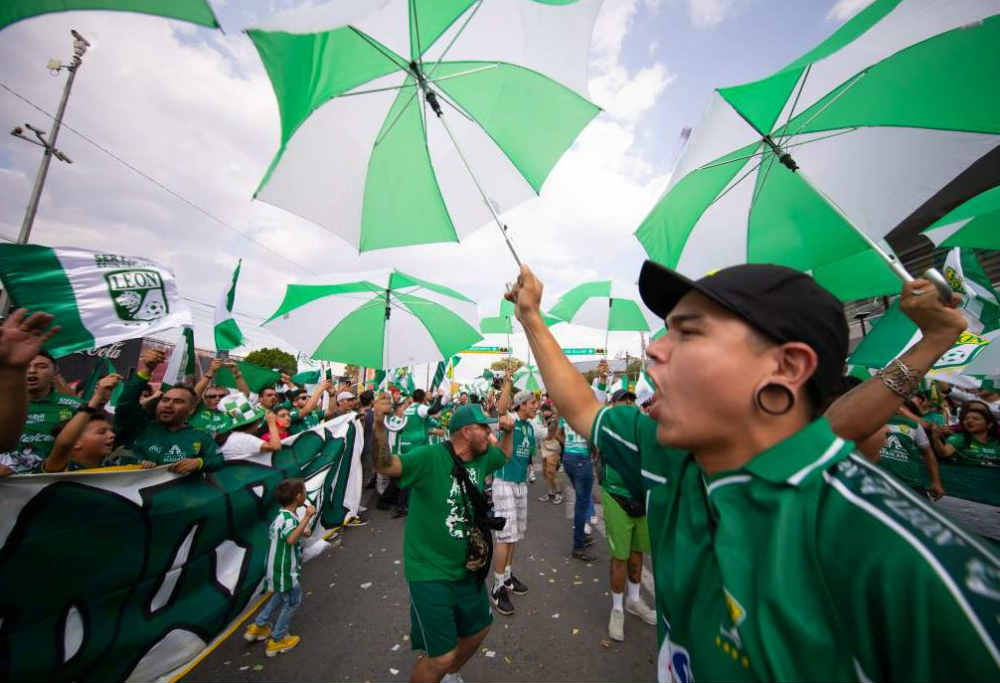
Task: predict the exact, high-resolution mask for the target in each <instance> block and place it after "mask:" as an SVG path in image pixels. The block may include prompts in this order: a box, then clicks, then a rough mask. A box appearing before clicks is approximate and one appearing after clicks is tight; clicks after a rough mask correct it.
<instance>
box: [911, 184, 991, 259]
mask: <svg viewBox="0 0 1000 683" xmlns="http://www.w3.org/2000/svg"><path fill="white" fill-rule="evenodd" d="M924 235H925V236H926V237H927V238H928V239H930V241H932V242H933V243H934V245H935V246H938V247H974V248H977V249H1000V187H994V188H992V189H990V190H987V191H986V192H983V193H981V194H978V195H976V196H975V197H973V198H972V199H970V200H969V201H967V202H965V203H964V204H961V205H960V206H958V207H956V208H955V209H953V210H952V211H950V212H949V213H948V214H946V215H945V216H944V217H943V218H941V219H940V220H938V221H936V222H935V223H933V224H932V225H931V226H930V227H929V228H927V229H926V230H924Z"/></svg>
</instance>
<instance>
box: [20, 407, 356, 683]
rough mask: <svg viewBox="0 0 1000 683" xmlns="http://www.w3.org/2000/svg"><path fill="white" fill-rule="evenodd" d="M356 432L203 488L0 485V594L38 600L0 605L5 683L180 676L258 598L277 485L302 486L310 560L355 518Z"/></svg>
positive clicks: (80, 477)
mask: <svg viewBox="0 0 1000 683" xmlns="http://www.w3.org/2000/svg"><path fill="white" fill-rule="evenodd" d="M356 424H357V423H356V421H354V420H346V421H343V422H342V423H337V424H336V425H333V429H327V430H320V432H319V433H314V432H307V433H304V434H302V435H300V436H299V438H298V439H297V440H295V442H294V443H293V444H292V445H290V446H285V447H283V448H282V449H281V450H280V451H277V452H275V453H273V454H258V455H254V456H249V457H246V458H241V459H239V460H236V461H229V462H227V464H226V465H225V466H223V467H222V469H220V470H218V471H217V472H213V473H205V474H203V475H202V474H199V475H192V476H179V475H175V474H173V473H171V472H169V471H168V469H167V468H166V467H159V468H156V469H152V470H139V469H132V468H104V469H97V470H84V471H78V472H70V473H61V474H36V475H18V476H11V477H6V478H3V479H0V582H2V585H4V586H6V587H8V588H11V587H14V586H22V587H24V586H26V585H27V584H25V577H31V580H30V586H31V587H33V588H32V589H30V590H4V591H2V592H0V614H2V615H3V622H2V635H3V640H2V642H3V650H4V656H3V657H2V658H0V678H2V679H3V680H14V681H17V680H50V681H76V680H102V681H152V680H156V679H159V678H166V677H168V676H169V675H171V674H172V673H173V672H176V671H177V670H178V669H179V668H181V667H183V666H185V665H186V664H187V663H188V662H190V661H191V660H192V659H193V658H194V657H195V656H197V655H198V654H199V653H200V652H201V651H202V650H203V649H204V648H205V647H206V646H207V645H208V644H209V643H211V642H212V640H213V639H214V638H215V637H216V636H217V635H218V634H220V633H221V632H222V631H223V630H224V629H225V628H226V627H227V626H229V625H230V624H231V623H232V622H233V621H234V620H235V619H236V618H237V617H238V616H239V615H240V614H241V613H242V612H243V611H244V609H246V607H247V606H248V605H250V604H251V601H252V600H254V599H255V598H256V597H257V596H259V595H260V593H261V590H262V589H263V587H262V585H261V584H262V579H263V577H264V567H265V561H266V558H267V552H268V546H269V541H268V526H269V525H270V522H271V521H272V520H273V518H274V516H275V514H276V513H277V510H278V506H277V504H276V502H275V501H274V498H273V495H272V494H273V491H274V488H275V486H277V484H278V483H279V482H281V481H282V480H284V479H287V478H289V477H300V478H302V479H304V480H305V482H306V490H307V494H308V496H309V498H310V500H311V501H313V502H314V504H315V505H316V509H317V511H318V513H319V514H318V515H317V521H316V527H315V528H314V529H313V534H312V536H311V537H310V538H308V539H306V541H305V542H306V543H308V544H309V545H308V546H307V547H306V548H305V549H304V550H305V553H304V555H305V557H306V558H309V557H310V556H312V555H314V554H316V553H317V552H319V551H320V548H321V547H322V543H323V540H322V537H323V535H324V533H325V530H327V529H333V528H335V527H336V526H338V525H340V524H341V523H342V522H343V521H344V519H345V517H346V515H347V514H349V513H350V510H349V507H348V498H349V496H350V494H351V490H352V489H351V485H352V479H354V478H357V479H359V480H360V476H361V474H360V466H359V465H357V458H356V456H355V453H356V452H358V451H359V442H360V441H361V439H362V438H363V437H362V436H361V435H360V434H359V433H358V431H357V427H356ZM327 427H328V428H329V427H331V425H329V424H328V425H327ZM355 469H357V470H358V472H357V473H355V472H354V470H355ZM359 490H360V488H359ZM109 560H113V561H109Z"/></svg>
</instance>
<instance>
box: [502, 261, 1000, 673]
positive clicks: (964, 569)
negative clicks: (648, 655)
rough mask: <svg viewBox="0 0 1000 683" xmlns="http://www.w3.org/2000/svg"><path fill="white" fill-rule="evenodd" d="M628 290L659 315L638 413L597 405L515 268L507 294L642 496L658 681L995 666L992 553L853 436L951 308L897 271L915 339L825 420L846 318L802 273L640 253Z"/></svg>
mask: <svg viewBox="0 0 1000 683" xmlns="http://www.w3.org/2000/svg"><path fill="white" fill-rule="evenodd" d="M639 289H640V293H641V294H642V298H643V301H644V302H645V303H646V305H647V306H648V307H649V308H650V309H651V310H652V311H654V312H655V313H656V314H657V315H659V316H661V317H664V318H665V322H666V325H667V329H668V332H667V334H666V335H664V336H663V337H661V338H660V339H657V340H656V341H654V342H653V343H652V344H651V345H650V346H649V348H648V349H647V355H648V357H649V365H648V368H647V374H648V375H649V376H650V377H651V378H652V380H653V382H654V383H655V385H656V386H657V387H658V391H657V394H656V397H655V398H654V400H653V404H652V406H651V409H650V414H649V416H646V415H644V414H642V413H641V412H640V411H639V410H638V409H636V408H634V407H629V406H618V407H602V406H600V405H598V403H597V401H596V399H595V398H594V397H593V395H592V394H591V393H590V392H589V391H588V387H587V385H586V381H585V380H584V379H583V378H582V377H581V376H580V374H579V373H578V372H576V370H575V369H574V368H573V366H572V364H571V363H570V362H569V361H568V360H567V359H566V358H565V356H564V355H563V354H562V352H561V350H560V348H559V344H558V343H557V342H556V341H555V339H554V338H553V337H552V335H551V333H550V332H549V331H548V330H547V328H546V327H545V324H544V322H542V318H541V315H540V314H539V303H540V301H541V294H542V285H541V283H540V282H539V281H538V280H537V278H535V276H534V275H533V274H532V273H531V271H530V270H529V269H528V268H526V267H522V270H521V274H520V276H519V278H518V281H517V284H516V285H515V286H514V288H513V289H512V291H511V292H509V293H508V298H509V299H510V300H511V301H514V302H516V314H517V317H518V319H519V320H520V321H521V324H522V325H523V326H524V328H525V331H526V333H527V337H528V340H529V342H530V344H531V350H532V353H533V355H534V357H535V359H536V363H537V364H538V367H539V369H540V370H541V373H542V377H543V379H544V381H545V386H546V388H547V389H548V390H549V393H550V395H551V396H552V398H553V400H554V401H555V403H556V405H557V406H558V408H559V410H560V412H561V413H562V414H563V415H564V417H565V419H566V420H567V421H568V422H569V424H570V425H571V426H572V427H573V428H574V429H576V430H578V431H579V432H580V433H581V434H583V435H585V436H586V437H587V438H588V439H590V441H591V442H592V443H593V445H594V446H595V447H597V448H598V450H599V451H600V452H601V456H602V458H604V460H605V461H606V462H607V463H608V464H609V465H611V466H612V467H614V469H615V470H616V471H618V473H619V474H621V478H622V481H623V483H624V485H625V486H626V487H627V488H628V489H629V491H630V492H631V493H632V495H633V496H635V497H640V498H644V499H645V501H646V508H647V510H648V520H649V532H650V537H651V541H652V550H653V552H652V558H653V570H654V578H655V583H656V601H657V605H656V606H657V614H658V624H659V640H660V652H659V678H660V680H694V679H696V678H701V679H703V680H732V681H750V680H767V679H770V680H806V679H824V680H831V679H838V680H840V679H845V680H846V679H859V680H897V679H899V680H910V679H913V680H915V679H920V680H955V679H974V680H991V679H996V678H997V677H998V674H1000V647H998V645H997V635H998V632H1000V622H998V621H997V619H996V618H995V617H996V614H997V611H998V610H997V602H996V596H997V595H998V594H1000V590H997V588H996V587H997V585H998V584H1000V579H998V577H1000V561H998V560H997V559H996V557H995V555H994V554H993V552H992V551H991V550H989V549H987V548H985V547H983V545H982V544H981V542H980V541H979V540H977V539H976V538H974V537H972V536H971V535H969V534H967V533H966V532H964V531H962V530H961V529H960V528H958V527H956V526H955V525H954V524H953V523H952V522H951V521H950V520H948V519H947V518H945V517H943V516H941V515H940V514H938V513H937V512H936V511H935V510H934V509H932V508H931V507H929V505H928V504H927V503H926V501H922V500H920V499H919V498H917V497H916V496H913V495H912V494H911V493H910V492H909V491H908V490H907V489H906V487H905V486H903V485H901V484H899V482H897V481H896V480H894V479H892V478H891V477H890V476H888V475H887V474H885V473H884V472H883V471H881V470H880V469H878V468H877V467H874V466H872V465H871V464H870V463H868V462H867V461H866V460H865V459H864V458H863V457H860V456H858V455H856V454H854V453H853V450H854V446H853V444H852V443H851V442H850V441H847V440H846V439H860V438H864V437H866V436H868V435H869V434H871V433H872V432H874V431H875V430H876V429H877V428H879V427H881V426H882V425H883V424H885V423H886V421H887V420H888V419H889V417H890V416H891V415H892V414H893V412H894V411H895V410H896V408H897V407H898V406H899V405H900V404H901V402H902V400H903V398H904V397H905V396H908V395H909V394H911V393H912V392H913V391H915V390H916V389H917V388H918V387H919V381H920V378H921V377H922V375H923V374H924V373H925V372H926V371H927V370H928V369H929V368H930V366H931V365H932V364H933V363H934V361H935V360H936V359H937V358H938V357H939V356H940V355H941V354H943V353H944V352H945V351H947V350H948V349H949V348H950V347H951V345H952V344H953V342H954V341H955V340H956V339H957V338H958V336H959V334H961V332H962V330H963V329H964V327H965V320H964V318H963V317H962V315H961V314H960V313H959V312H958V311H956V310H954V308H951V307H948V306H946V305H944V304H942V303H941V302H940V301H939V300H938V299H937V297H936V293H935V289H934V287H933V286H932V285H931V284H930V283H929V282H927V281H926V280H916V281H913V282H908V283H906V284H904V285H903V291H902V300H901V308H902V310H903V311H904V312H905V313H906V314H907V315H908V316H909V317H910V318H911V319H912V320H913V321H914V322H915V323H916V324H917V326H918V327H919V328H920V330H921V331H922V333H923V338H922V339H921V340H920V341H919V342H917V343H916V344H915V345H914V346H913V347H911V348H910V349H909V350H908V351H907V353H905V354H903V356H902V357H900V358H899V359H897V360H894V361H893V362H892V363H891V364H890V365H889V366H887V367H886V368H884V369H883V370H882V372H881V373H880V374H879V376H878V377H876V378H873V379H871V380H869V381H868V382H866V383H864V384H863V385H861V386H859V387H858V388H857V389H855V390H854V391H852V392H850V393H848V394H847V395H845V396H844V397H842V398H840V399H839V400H838V401H837V402H836V403H834V404H833V405H832V406H831V407H830V408H828V409H827V410H826V413H825V415H824V416H823V417H818V416H820V415H821V414H823V409H824V406H825V404H826V403H827V402H828V399H829V397H830V396H831V392H832V391H833V390H834V389H835V387H836V386H837V383H838V381H839V378H840V375H841V370H842V368H843V364H844V359H845V356H846V354H847V324H846V321H845V319H844V315H843V309H842V306H841V304H840V302H839V301H837V300H836V299H835V298H834V297H833V296H832V295H830V294H829V292H827V291H826V290H824V289H823V288H822V287H820V286H819V285H817V284H816V283H815V282H814V281H813V279H812V278H811V277H809V276H808V275H805V274H803V273H801V272H798V271H795V270H792V269H789V268H785V267H782V266H773V265H757V264H754V265H740V266H734V267H731V268H726V269H723V270H720V271H718V272H717V273H715V274H713V275H711V276H707V277H705V278H702V279H700V280H698V281H691V280H689V279H687V278H685V277H683V276H682V275H680V274H679V273H676V272H674V271H671V270H668V269H666V268H664V267H662V266H659V265H658V264H655V263H652V262H649V261H647V262H646V264H645V265H644V266H643V269H642V273H641V275H640V279H639ZM942 653H948V655H947V656H943V655H942Z"/></svg>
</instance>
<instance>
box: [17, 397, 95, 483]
mask: <svg viewBox="0 0 1000 683" xmlns="http://www.w3.org/2000/svg"><path fill="white" fill-rule="evenodd" d="M82 404H83V401H82V400H80V399H79V398H77V397H76V396H69V395H68V394H58V393H56V392H55V391H50V392H49V395H48V396H46V397H45V398H42V399H39V400H37V401H30V402H29V403H28V415H27V418H26V419H25V423H24V430H23V431H22V432H21V438H20V439H18V443H17V448H16V449H15V450H13V451H9V452H8V453H5V454H4V455H5V456H7V457H6V458H4V459H3V460H4V461H5V462H10V463H11V464H10V465H9V467H11V469H13V470H14V473H15V474H25V473H28V472H33V471H36V470H37V469H38V466H39V465H41V463H42V461H43V460H45V458H47V457H49V453H51V452H52V445H53V444H54V443H55V441H56V437H55V436H53V435H52V432H53V430H54V429H55V428H56V427H57V426H59V425H60V424H62V423H63V422H66V421H67V420H69V419H70V418H71V417H73V414H74V413H75V412H76V409H77V408H79V407H80V405H82Z"/></svg>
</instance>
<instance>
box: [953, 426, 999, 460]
mask: <svg viewBox="0 0 1000 683" xmlns="http://www.w3.org/2000/svg"><path fill="white" fill-rule="evenodd" d="M948 444H950V445H952V446H954V447H955V457H956V458H958V460H959V462H964V463H966V464H968V465H990V466H993V467H998V466H1000V440H998V439H995V438H990V439H987V441H986V443H979V442H978V441H976V440H975V439H973V438H972V437H971V436H970V437H968V438H966V436H965V434H952V435H951V436H949V437H948Z"/></svg>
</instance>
